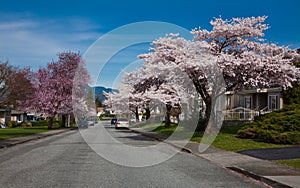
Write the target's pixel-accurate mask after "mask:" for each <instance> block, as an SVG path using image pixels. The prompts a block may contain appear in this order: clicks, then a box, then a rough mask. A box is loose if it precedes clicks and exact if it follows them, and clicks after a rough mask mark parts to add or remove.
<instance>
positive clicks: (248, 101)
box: [244, 96, 252, 109]
mask: <svg viewBox="0 0 300 188" xmlns="http://www.w3.org/2000/svg"><path fill="white" fill-rule="evenodd" d="M244 108H248V109H251V108H252V97H251V96H245V97H244Z"/></svg>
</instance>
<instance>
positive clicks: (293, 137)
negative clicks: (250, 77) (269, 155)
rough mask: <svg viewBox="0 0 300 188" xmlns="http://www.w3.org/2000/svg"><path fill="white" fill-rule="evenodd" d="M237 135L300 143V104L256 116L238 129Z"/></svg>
mask: <svg viewBox="0 0 300 188" xmlns="http://www.w3.org/2000/svg"><path fill="white" fill-rule="evenodd" d="M237 137H239V138H246V139H249V138H250V139H256V140H259V141H263V142H268V143H276V144H299V143H300V105H295V104H293V105H289V106H286V107H284V108H283V109H280V110H276V111H274V112H271V113H269V114H266V115H263V116H260V117H257V118H255V120H254V121H253V122H251V123H249V124H247V125H245V126H244V127H242V128H241V129H240V130H239V131H238V135H237Z"/></svg>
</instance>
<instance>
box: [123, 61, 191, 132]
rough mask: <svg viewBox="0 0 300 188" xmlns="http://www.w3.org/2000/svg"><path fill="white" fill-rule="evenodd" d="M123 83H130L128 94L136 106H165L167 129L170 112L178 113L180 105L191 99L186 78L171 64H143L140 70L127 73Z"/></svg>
mask: <svg viewBox="0 0 300 188" xmlns="http://www.w3.org/2000/svg"><path fill="white" fill-rule="evenodd" d="M125 81H126V82H127V83H132V89H131V90H130V93H131V95H132V98H133V99H135V102H137V101H138V102H139V104H137V105H139V106H145V105H146V106H147V107H149V106H152V107H157V106H160V104H164V105H165V126H167V127H168V126H170V123H171V122H170V115H171V110H172V109H173V112H175V109H177V111H178V110H179V111H180V106H181V105H182V103H187V100H186V99H188V98H190V97H191V92H189V90H190V88H189V86H190V84H189V82H188V81H189V79H188V77H187V76H186V75H185V74H184V73H183V72H181V71H180V69H178V68H177V67H176V66H174V65H172V64H171V65H170V64H163V63H158V64H152V63H149V64H148V63H147V62H145V64H144V66H143V67H142V68H140V69H138V70H137V71H134V72H131V73H129V74H128V75H127V77H126V78H125ZM149 114H150V111H149ZM176 115H178V113H177V114H176ZM149 117H150V115H149Z"/></svg>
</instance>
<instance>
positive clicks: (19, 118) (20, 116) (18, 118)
mask: <svg viewBox="0 0 300 188" xmlns="http://www.w3.org/2000/svg"><path fill="white" fill-rule="evenodd" d="M25 120H27V113H26V112H24V111H18V110H11V121H15V122H17V123H22V122H23V121H25Z"/></svg>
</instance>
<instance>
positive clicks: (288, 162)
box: [275, 159, 300, 168]
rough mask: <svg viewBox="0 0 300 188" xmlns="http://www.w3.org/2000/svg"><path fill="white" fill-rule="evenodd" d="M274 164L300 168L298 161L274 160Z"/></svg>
mask: <svg viewBox="0 0 300 188" xmlns="http://www.w3.org/2000/svg"><path fill="white" fill-rule="evenodd" d="M275 162H276V163H280V164H283V165H287V166H292V167H295V168H300V159H290V160H276V161H275Z"/></svg>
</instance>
